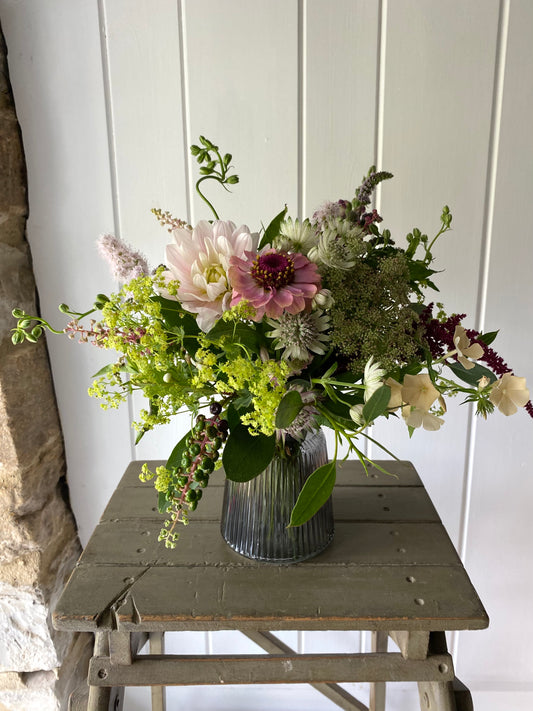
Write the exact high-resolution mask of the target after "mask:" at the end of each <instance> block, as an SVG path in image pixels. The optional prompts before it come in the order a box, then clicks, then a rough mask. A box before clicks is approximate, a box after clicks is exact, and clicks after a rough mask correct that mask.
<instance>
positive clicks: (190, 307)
mask: <svg viewBox="0 0 533 711" xmlns="http://www.w3.org/2000/svg"><path fill="white" fill-rule="evenodd" d="M191 152H192V154H193V156H195V157H196V160H197V162H198V164H199V171H200V178H199V180H198V182H197V186H196V187H197V190H198V193H199V194H200V195H201V197H202V198H203V199H204V200H205V202H206V203H207V205H208V206H209V208H210V209H211V210H212V212H213V215H214V218H215V219H214V220H213V221H207V220H202V221H201V222H199V223H198V224H197V225H196V226H195V227H192V226H191V225H188V224H187V223H186V222H184V221H183V220H181V219H177V218H175V217H173V216H172V215H170V214H169V213H168V212H162V211H161V210H153V212H154V214H155V216H156V218H157V219H158V220H159V222H160V223H161V224H162V225H163V226H164V227H166V228H167V229H168V231H169V232H170V233H171V234H172V242H171V243H170V244H169V245H168V246H167V248H166V257H165V266H161V267H158V268H157V269H155V270H154V271H150V269H149V267H148V265H147V263H146V260H145V259H144V257H143V256H142V255H141V254H139V253H138V252H136V251H134V250H133V249H132V248H130V247H129V246H128V245H126V244H125V243H124V242H123V241H122V240H120V239H118V238H117V237H114V236H112V235H104V236H103V237H101V238H100V240H99V242H98V246H99V250H100V252H101V254H102V255H103V256H104V257H105V258H106V259H107V260H108V261H109V263H110V265H111V267H112V270H113V273H114V276H115V277H116V278H117V279H118V280H119V281H120V282H122V283H123V286H122V288H121V289H120V290H119V291H118V292H117V293H116V294H112V295H111V296H106V295H104V294H99V295H98V296H97V297H96V301H95V303H94V306H93V307H92V308H91V309H89V310H88V311H86V312H84V313H80V312H76V311H73V310H71V309H70V308H69V307H68V306H67V305H65V304H62V305H61V306H60V307H59V309H60V311H62V312H63V313H65V314H67V315H68V316H69V317H70V319H71V320H70V321H69V323H68V324H67V325H66V327H65V328H64V329H62V330H61V331H57V330H55V329H54V328H53V327H52V326H51V325H50V324H49V323H48V322H47V321H46V320H45V319H43V318H41V317H37V316H32V315H29V314H26V313H24V312H23V311H21V310H20V309H15V310H14V311H13V315H14V316H15V318H17V319H18V322H17V327H16V328H15V329H13V342H14V343H15V344H17V343H21V342H23V341H24V340H29V341H32V342H33V341H36V340H37V339H38V338H39V337H40V336H41V334H42V332H43V329H48V330H49V331H51V332H54V333H65V334H66V335H67V336H68V337H69V338H72V339H77V340H78V341H79V342H82V343H87V342H91V343H92V344H93V345H95V346H97V347H99V348H105V349H111V350H114V351H116V352H117V353H118V358H117V359H116V360H115V362H113V363H111V364H110V365H108V366H106V367H105V368H103V369H102V370H101V371H100V372H99V373H97V374H96V376H95V380H94V383H93V384H92V386H91V388H90V389H89V392H90V394H91V395H94V396H96V397H98V398H101V399H102V401H103V403H102V406H103V407H104V408H107V407H118V406H119V405H120V404H121V403H122V402H124V401H125V400H126V399H127V397H128V395H129V394H131V393H132V392H134V391H136V390H141V391H142V392H143V393H144V395H145V396H146V398H147V401H148V407H147V408H146V409H145V410H143V411H142V412H141V413H140V421H139V422H136V423H134V425H135V427H136V428H137V430H138V439H140V437H142V436H143V435H144V434H145V433H146V432H147V431H149V430H151V429H153V428H154V427H156V426H157V425H159V424H164V423H168V422H169V420H170V418H171V417H173V416H174V415H175V414H177V413H181V412H188V413H190V415H191V429H190V431H189V432H188V433H187V434H186V435H185V436H184V437H183V438H182V439H181V441H180V442H178V444H177V445H176V446H175V448H174V450H173V451H172V453H171V454H170V456H169V458H168V461H167V462H166V465H165V466H162V467H158V468H157V469H156V471H155V472H151V471H149V470H148V467H147V466H146V465H145V466H144V467H143V473H142V478H143V479H144V480H148V479H153V480H154V484H155V489H156V490H157V492H158V496H159V510H160V512H161V513H164V514H166V519H167V520H166V521H165V525H164V526H163V529H162V531H161V534H160V540H162V541H164V542H165V544H166V545H167V546H169V547H174V545H175V543H176V540H177V538H178V533H177V531H176V524H177V523H178V522H182V523H187V521H188V517H189V512H191V511H194V510H195V509H196V507H197V506H198V504H199V502H200V500H201V497H202V490H203V488H204V487H205V486H206V485H207V484H208V482H209V478H210V475H211V474H212V472H213V470H215V469H217V468H218V467H219V466H220V464H221V463H223V465H224V471H225V475H226V477H228V478H229V479H231V480H233V481H240V482H243V481H248V480H250V479H252V478H253V477H255V476H257V475H258V474H260V473H261V472H262V471H263V470H264V469H265V468H266V466H267V465H268V464H269V463H270V461H271V460H272V458H273V457H274V456H281V457H283V456H291V452H293V451H294V447H295V446H296V447H297V446H298V442H299V441H301V440H302V439H303V437H304V436H305V433H306V432H308V431H309V430H312V429H316V428H318V427H320V426H325V427H328V428H331V430H332V431H333V433H334V441H335V450H334V453H333V458H332V461H331V462H330V463H328V464H326V465H324V466H321V467H320V468H319V469H317V470H316V471H315V472H314V473H313V474H312V475H311V476H310V477H309V479H308V480H307V482H306V484H305V486H304V487H303V489H302V491H301V493H300V496H299V498H298V501H297V503H296V505H295V507H294V509H293V511H292V516H291V521H290V525H291V526H298V525H301V524H302V523H304V522H305V521H306V520H308V519H309V518H310V517H311V516H312V515H313V514H314V513H315V512H316V511H317V510H318V509H319V508H320V507H321V506H322V505H323V504H324V502H325V501H326V500H327V498H328V497H329V495H330V494H331V491H332V488H333V485H334V483H335V462H336V460H337V457H338V447H339V444H340V443H345V444H346V445H347V450H348V455H347V456H349V455H350V454H354V455H355V456H357V457H358V458H359V460H360V461H361V462H362V464H363V466H364V468H365V470H366V469H367V467H368V465H369V464H374V463H373V462H371V461H370V460H369V459H368V458H367V457H366V456H365V454H364V453H363V451H362V449H361V447H360V444H359V443H360V438H365V437H366V438H368V439H370V440H371V441H373V442H375V440H373V439H372V437H371V435H370V433H369V432H368V428H369V427H370V425H372V423H373V422H375V421H376V420H377V419H378V418H380V417H385V418H390V417H399V418H402V419H403V420H404V422H405V424H406V428H407V431H408V433H409V435H412V434H413V432H414V431H415V430H416V429H418V428H420V427H422V428H424V429H426V430H438V429H439V428H440V427H441V426H442V425H443V423H444V415H445V413H446V402H445V398H447V397H449V396H455V395H460V396H462V398H463V401H464V402H472V403H474V404H475V406H476V411H477V414H479V415H481V416H482V417H486V416H487V415H488V414H490V413H492V412H493V410H494V409H495V408H498V409H499V410H500V411H501V412H502V413H503V414H504V415H511V414H513V413H514V412H516V411H517V409H518V408H519V407H525V409H526V411H527V412H528V414H529V415H530V416H532V417H533V405H532V403H531V402H530V401H529V392H528V390H527V388H526V382H525V379H524V378H521V377H517V376H516V375H514V373H513V372H512V370H511V368H510V367H509V366H507V365H506V363H505V362H504V361H503V360H502V358H501V357H500V356H499V355H498V354H497V353H496V352H495V351H494V350H493V349H492V347H491V344H492V342H493V340H494V339H495V337H496V335H497V332H491V333H479V332H477V331H475V330H473V329H468V328H465V327H464V326H463V325H462V321H463V319H464V318H465V315H464V314H463V315H455V314H454V315H451V316H449V315H447V314H446V313H445V312H444V309H443V306H442V305H441V304H433V303H431V302H426V300H425V297H424V294H425V291H426V290H427V289H434V290H436V286H435V284H434V282H433V277H434V275H435V273H436V271H435V270H434V269H433V268H432V264H433V259H434V258H433V253H432V250H433V248H434V245H435V242H436V240H437V238H438V237H440V236H441V235H442V234H444V233H445V232H447V231H448V230H449V229H450V226H451V222H452V215H451V213H450V211H449V208H448V207H447V206H445V207H444V208H443V210H442V214H441V218H440V220H441V225H440V229H439V230H438V232H437V234H436V236H435V237H433V238H432V239H430V238H428V236H427V235H425V234H423V233H422V232H421V231H420V230H418V229H413V231H412V232H411V233H409V234H408V235H407V238H406V244H407V246H406V248H400V247H398V246H396V245H395V243H394V241H393V239H392V237H391V233H390V231H389V230H388V229H383V230H381V231H380V229H379V224H380V223H381V222H382V218H381V216H380V215H379V214H378V213H377V211H376V210H375V209H372V208H371V199H372V194H373V192H374V190H375V188H376V187H377V186H378V185H379V184H380V183H381V182H382V181H384V180H387V179H389V178H391V177H392V175H391V174H390V173H387V172H383V171H381V172H378V171H376V169H375V168H373V167H372V168H371V169H370V170H369V172H368V174H367V175H366V176H365V177H364V179H363V182H362V184H361V185H360V187H359V188H357V190H356V192H355V196H354V197H353V198H352V199H351V200H345V199H340V200H338V201H337V202H327V203H325V204H324V205H322V206H321V207H320V208H318V209H317V210H316V212H315V213H314V214H313V216H312V217H311V218H309V219H303V220H300V219H291V218H290V217H288V216H287V208H286V207H285V209H283V210H282V211H281V212H280V213H279V214H278V215H277V216H276V217H275V218H274V219H273V220H272V221H271V222H270V224H269V225H268V227H267V228H266V229H264V230H262V233H261V234H258V233H255V232H251V231H250V230H249V228H248V227H247V226H246V225H241V226H240V227H237V226H236V225H235V224H234V223H233V222H230V221H224V220H220V219H219V216H218V214H217V213H216V210H215V208H214V207H213V205H212V204H211V203H210V202H209V200H207V198H206V197H205V195H204V193H203V192H202V184H203V183H204V182H205V181H207V180H213V181H216V182H218V183H220V184H221V185H222V186H223V187H225V188H226V186H228V185H235V184H236V183H237V182H238V177H237V176H236V175H233V174H231V160H232V157H231V155H230V154H225V155H222V154H221V152H220V151H219V148H218V147H217V146H216V145H214V144H213V143H212V142H211V141H209V140H208V139H207V138H205V137H203V136H201V137H200V141H199V144H198V145H193V146H192V147H191ZM96 312H99V314H100V315H99V317H98V318H94V317H92V318H90V320H89V322H87V318H88V317H91V316H92V315H93V314H95V313H96ZM375 443H376V444H378V445H379V446H380V447H382V445H381V444H380V443H379V442H375ZM250 448H253V452H254V457H253V458H250V457H248V456H247V452H249V451H250ZM382 448H383V449H385V448H384V447H382ZM385 451H387V450H385ZM221 453H222V456H220V455H221ZM389 454H390V453H389Z"/></svg>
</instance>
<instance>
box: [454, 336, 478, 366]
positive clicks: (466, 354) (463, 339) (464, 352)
mask: <svg viewBox="0 0 533 711" xmlns="http://www.w3.org/2000/svg"><path fill="white" fill-rule="evenodd" d="M453 343H454V345H455V348H456V349H457V353H458V355H457V360H458V361H459V363H461V365H462V366H463V367H464V368H466V369H467V370H470V369H471V368H473V367H474V365H475V364H474V363H472V361H471V360H469V359H470V358H471V359H472V360H479V359H480V358H481V357H482V356H483V352H484V351H483V348H482V347H481V346H480V345H479V343H474V344H471V343H470V339H469V338H468V336H467V335H466V331H465V329H464V328H463V327H462V326H456V327H455V331H454V334H453Z"/></svg>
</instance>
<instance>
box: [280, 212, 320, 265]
mask: <svg viewBox="0 0 533 711" xmlns="http://www.w3.org/2000/svg"><path fill="white" fill-rule="evenodd" d="M316 243H317V234H316V231H315V230H314V228H313V227H312V226H311V224H310V222H309V220H303V221H302V220H294V221H293V220H292V218H290V217H288V218H287V219H286V220H285V221H284V222H282V223H281V227H280V230H279V235H278V236H277V237H276V239H275V240H274V244H273V246H274V247H276V249H281V250H285V251H287V252H299V253H300V254H303V255H304V256H307V254H308V252H309V250H310V249H311V247H314V246H315V245H316Z"/></svg>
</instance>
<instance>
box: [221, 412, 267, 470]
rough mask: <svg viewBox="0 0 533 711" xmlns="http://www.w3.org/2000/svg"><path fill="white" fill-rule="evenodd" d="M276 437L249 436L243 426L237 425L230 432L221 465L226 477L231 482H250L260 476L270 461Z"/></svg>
mask: <svg viewBox="0 0 533 711" xmlns="http://www.w3.org/2000/svg"><path fill="white" fill-rule="evenodd" d="M275 445H276V435H275V434H273V435H271V436H270V437H268V436H267V435H264V434H258V435H251V434H250V432H249V431H248V428H247V427H245V426H244V425H242V424H240V425H237V427H235V428H234V429H233V430H231V432H230V435H229V437H228V440H227V442H226V445H225V447H224V453H223V455H222V464H223V465H224V471H225V473H226V477H227V478H228V479H230V480H231V481H239V482H244V481H250V479H253V478H254V477H256V476H257V475H258V474H261V472H262V471H264V470H265V469H266V468H267V466H268V465H269V464H270V462H271V461H272V457H273V456H274V448H275Z"/></svg>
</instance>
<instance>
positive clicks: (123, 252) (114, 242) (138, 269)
mask: <svg viewBox="0 0 533 711" xmlns="http://www.w3.org/2000/svg"><path fill="white" fill-rule="evenodd" d="M96 244H97V246H98V251H99V253H100V255H101V256H102V257H103V258H104V259H105V260H106V262H107V263H108V264H109V266H110V268H111V273H112V274H113V276H114V277H115V279H118V280H119V281H124V282H127V281H129V280H130V279H134V278H135V277H140V276H142V275H145V276H148V275H149V273H150V270H149V268H148V263H147V261H146V259H145V258H144V257H143V255H142V254H141V253H140V252H136V251H134V249H133V248H132V247H130V246H129V245H128V244H126V242H123V241H122V240H121V239H119V238H118V237H115V235H102V236H101V237H100V238H99V239H98V241H97V243H96Z"/></svg>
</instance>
